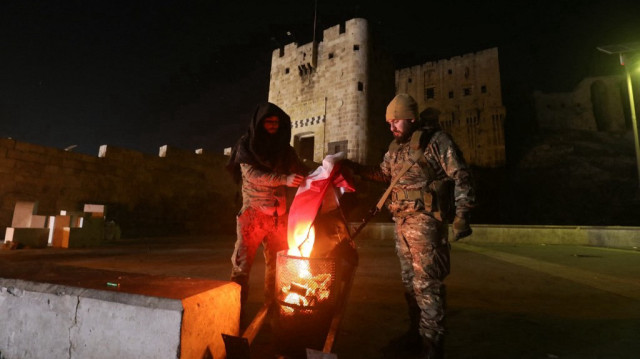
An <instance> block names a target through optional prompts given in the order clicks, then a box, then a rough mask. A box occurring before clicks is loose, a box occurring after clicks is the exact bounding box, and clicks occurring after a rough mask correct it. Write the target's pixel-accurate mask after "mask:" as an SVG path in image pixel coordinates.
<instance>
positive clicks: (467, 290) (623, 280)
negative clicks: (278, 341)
mask: <svg viewBox="0 0 640 359" xmlns="http://www.w3.org/2000/svg"><path fill="white" fill-rule="evenodd" d="M357 243H358V246H359V248H358V253H359V255H360V264H359V265H358V267H357V269H356V277H355V280H354V285H353V288H352V291H351V294H350V296H349V297H348V303H347V308H346V311H345V316H344V319H343V320H342V325H341V328H340V331H339V333H338V337H337V339H336V343H335V345H334V350H333V352H334V353H335V354H337V356H338V357H339V358H340V359H357V358H402V357H401V356H399V355H397V354H393V353H391V354H389V355H386V356H385V355H383V354H382V353H383V348H384V346H385V345H386V343H387V342H388V340H389V339H391V338H393V337H395V336H397V335H399V334H401V333H402V332H403V331H404V330H405V328H406V326H407V319H406V317H405V313H406V310H405V304H404V299H403V296H402V289H401V285H400V282H399V267H398V262H397V259H396V257H395V253H394V251H393V247H392V241H390V240H388V241H369V242H367V241H366V240H364V239H359V240H357ZM232 248H233V238H230V237H218V238H165V239H153V240H142V239H137V240H122V241H119V242H118V243H113V244H112V245H110V246H106V247H102V248H95V249H52V248H49V249H22V250H13V251H9V250H4V251H0V276H11V275H12V274H15V273H14V272H12V271H14V270H13V269H12V268H14V266H13V264H14V263H22V264H26V263H33V264H34V265H36V264H42V263H58V264H65V265H74V266H83V267H90V268H101V269H113V270H119V271H127V272H135V273H148V274H165V275H179V276H187V277H203V278H208V279H221V280H226V279H228V276H229V270H230V261H229V257H230V255H231V252H232ZM258 258H260V256H258ZM263 270H264V267H263V262H262V260H258V261H257V262H256V265H255V268H254V273H253V277H252V285H253V286H252V291H251V294H250V298H249V301H250V307H249V312H250V316H253V315H254V314H255V313H256V312H257V310H258V308H259V307H260V304H261V303H260V300H261V290H262V288H261V278H262V275H263ZM446 284H447V290H448V314H449V315H448V322H447V323H448V329H449V334H448V337H447V341H446V354H447V358H580V359H582V358H594V359H595V358H638V357H639V354H638V353H640V339H639V338H640V252H638V251H630V250H629V251H626V250H618V249H607V248H598V247H582V246H568V245H567V246H565V245H517V244H499V245H498V244H495V245H492V244H486V243H484V244H481V243H474V242H473V241H471V240H467V241H465V242H464V243H455V244H454V245H453V252H452V274H451V275H450V276H449V277H448V278H447V280H446ZM263 328H264V329H262V330H261V331H260V332H259V334H258V337H257V338H256V339H255V341H254V342H253V344H252V357H254V358H270V357H273V356H274V355H273V353H272V352H271V351H270V346H269V343H270V342H271V339H272V338H271V333H270V331H269V330H268V327H267V326H263Z"/></svg>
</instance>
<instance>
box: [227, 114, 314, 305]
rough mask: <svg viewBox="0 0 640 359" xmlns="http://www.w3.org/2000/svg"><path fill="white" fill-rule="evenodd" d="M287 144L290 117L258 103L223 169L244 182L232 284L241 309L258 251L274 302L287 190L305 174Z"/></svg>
mask: <svg viewBox="0 0 640 359" xmlns="http://www.w3.org/2000/svg"><path fill="white" fill-rule="evenodd" d="M290 139H291V119H290V118H289V115H287V114H286V113H285V112H284V111H283V110H282V109H280V108H279V107H278V106H276V105H274V104H272V103H269V102H267V103H263V104H260V105H258V107H257V108H256V110H255V112H254V115H253V117H252V119H251V122H250V124H249V128H248V131H247V133H246V134H245V135H243V136H242V137H241V138H240V139H239V140H238V142H237V143H236V145H235V146H234V148H233V150H232V152H231V157H230V159H229V163H228V164H227V169H228V170H229V171H230V172H231V173H232V174H233V175H234V179H235V180H236V181H237V182H239V181H240V179H241V180H242V208H241V209H240V212H239V213H238V215H237V217H236V220H237V225H236V232H237V240H236V244H235V249H234V251H233V255H232V257H231V263H232V265H233V267H232V271H231V280H232V281H234V282H236V283H238V284H240V285H241V287H242V290H241V303H242V307H243V308H244V304H245V302H246V300H247V296H248V294H249V273H250V271H251V266H252V265H253V261H254V257H255V254H256V250H257V249H258V246H259V245H260V244H261V243H262V244H263V246H264V258H265V286H264V295H265V301H266V302H270V301H271V300H272V299H273V298H274V293H275V274H276V256H277V253H278V252H279V251H281V250H285V249H287V248H288V244H287V202H286V191H285V186H288V187H298V186H299V185H300V184H301V183H302V180H303V179H304V174H306V172H307V171H306V168H305V167H304V165H303V164H302V163H301V161H300V159H299V158H298V156H297V155H296V153H295V151H294V150H293V148H292V147H291V145H290V144H289V142H290Z"/></svg>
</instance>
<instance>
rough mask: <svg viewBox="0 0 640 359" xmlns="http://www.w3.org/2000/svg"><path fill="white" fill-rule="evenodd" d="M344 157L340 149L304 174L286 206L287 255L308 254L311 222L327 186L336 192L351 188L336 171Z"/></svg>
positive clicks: (346, 179) (311, 236) (350, 189)
mask: <svg viewBox="0 0 640 359" xmlns="http://www.w3.org/2000/svg"><path fill="white" fill-rule="evenodd" d="M344 158H345V154H344V153H343V152H340V153H337V154H335V155H328V156H326V157H325V158H324V160H323V161H322V166H320V167H318V168H317V169H316V170H315V171H313V173H311V174H310V175H309V176H307V178H306V181H305V183H304V185H303V186H300V187H299V188H298V192H297V193H296V196H295V197H294V199H293V203H292V204H291V207H290V208H289V227H288V236H287V238H288V241H289V252H288V254H289V255H292V256H303V257H309V255H310V253H311V249H312V248H313V240H314V239H313V235H312V234H313V228H312V225H313V222H314V220H315V218H316V215H317V213H318V210H319V209H320V206H321V205H322V201H323V199H324V198H325V195H327V190H328V189H330V188H332V187H333V188H336V189H338V190H339V195H342V194H343V193H345V192H353V191H354V190H355V189H354V188H353V186H352V184H351V180H350V179H348V178H345V177H344V176H343V174H342V172H341V171H340V167H341V166H340V163H339V161H340V160H342V159H344ZM336 202H337V198H336Z"/></svg>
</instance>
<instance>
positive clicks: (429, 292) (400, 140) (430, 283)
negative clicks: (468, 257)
mask: <svg viewBox="0 0 640 359" xmlns="http://www.w3.org/2000/svg"><path fill="white" fill-rule="evenodd" d="M421 117H422V118H419V117H418V108H417V103H416V102H415V100H414V99H413V98H412V97H411V96H409V95H407V94H399V95H397V96H396V97H394V98H393V100H392V101H391V102H390V103H389V105H388V107H387V113H386V120H387V122H388V123H389V126H390V130H391V132H392V133H393V136H394V141H393V142H392V144H391V145H390V146H389V151H388V152H387V153H386V154H385V155H384V159H383V161H382V163H381V164H380V166H379V168H378V167H376V166H361V165H358V164H356V163H354V162H350V161H347V163H346V165H347V166H350V167H351V168H352V169H353V170H354V172H355V174H357V175H360V176H361V177H363V178H365V179H369V180H376V181H385V182H391V181H392V180H393V179H395V177H396V175H397V174H398V173H399V172H400V171H401V168H402V167H403V166H405V164H406V163H407V162H408V161H410V160H411V154H412V148H411V145H412V144H415V143H416V142H415V141H414V140H411V138H412V135H413V134H414V132H415V131H416V130H420V131H422V132H420V133H417V135H418V136H420V138H419V139H420V146H419V147H416V148H414V150H413V151H416V150H419V151H422V152H423V153H418V154H417V155H422V158H420V160H418V161H416V162H415V163H413V165H412V166H411V167H409V169H408V170H407V171H406V172H404V173H403V174H402V173H401V174H400V178H399V180H398V181H397V182H396V184H395V185H394V186H393V188H392V190H391V193H390V196H389V198H388V200H387V208H388V209H389V211H390V212H391V214H392V216H393V220H394V222H395V239H396V252H397V255H398V258H399V259H400V267H401V275H402V282H403V284H404V287H405V298H406V300H407V303H408V304H409V317H410V329H409V331H408V333H407V334H405V335H404V336H402V337H401V338H399V339H397V340H396V341H395V343H392V345H393V346H397V347H404V348H408V349H409V350H411V352H412V353H413V354H417V355H418V357H419V358H441V357H443V356H444V353H443V336H444V333H445V328H444V318H445V297H446V295H445V285H444V283H443V281H444V279H445V277H446V276H447V275H448V274H449V256H450V249H451V247H450V245H449V241H448V224H447V221H446V220H445V219H443V216H444V215H445V213H443V212H442V210H443V208H441V207H443V205H444V203H442V204H441V205H439V204H438V203H437V202H438V198H440V199H441V202H444V201H442V197H446V196H438V194H437V193H436V191H435V190H434V187H435V186H434V184H436V183H445V182H446V181H449V182H450V183H451V184H452V185H453V188H454V189H453V193H454V196H455V219H453V233H454V235H455V239H454V240H457V239H460V238H462V237H465V236H468V235H470V234H471V228H470V226H469V211H470V209H471V208H472V207H473V205H474V201H475V195H474V190H473V186H472V178H471V172H470V169H469V167H468V166H467V165H466V163H465V161H464V159H463V157H462V154H461V152H460V150H459V149H458V146H457V145H456V144H455V143H454V141H453V140H452V138H451V137H450V136H449V135H448V134H447V133H445V132H443V131H440V126H439V124H438V122H437V114H436V116H435V117H434V116H433V113H432V112H428V111H425V112H423V113H422V114H421ZM418 136H416V138H417V137H418ZM427 169H430V170H429V171H427ZM396 349H397V348H396Z"/></svg>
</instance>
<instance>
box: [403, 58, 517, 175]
mask: <svg viewBox="0 0 640 359" xmlns="http://www.w3.org/2000/svg"><path fill="white" fill-rule="evenodd" d="M403 92H404V93H408V94H410V95H411V96H413V97H414V98H415V100H416V101H417V102H418V107H419V110H420V111H423V110H425V109H427V108H433V109H436V110H438V111H440V118H439V120H440V123H441V125H442V127H443V128H444V130H445V131H447V132H449V133H450V134H451V135H452V136H453V137H454V139H455V140H456V142H457V143H458V145H459V146H460V149H461V150H462V152H463V153H464V156H465V159H466V160H467V162H469V163H470V164H474V165H478V166H483V167H501V166H503V165H504V164H505V161H506V154H505V138H504V121H505V116H506V109H505V107H504V106H503V104H502V90H501V84H500V66H499V60H498V49H497V48H491V49H487V50H483V51H478V52H475V53H469V54H464V55H461V56H455V57H452V58H450V59H442V60H438V61H431V62H427V63H424V64H421V65H417V66H412V67H407V68H403V69H399V70H397V71H396V93H403Z"/></svg>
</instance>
